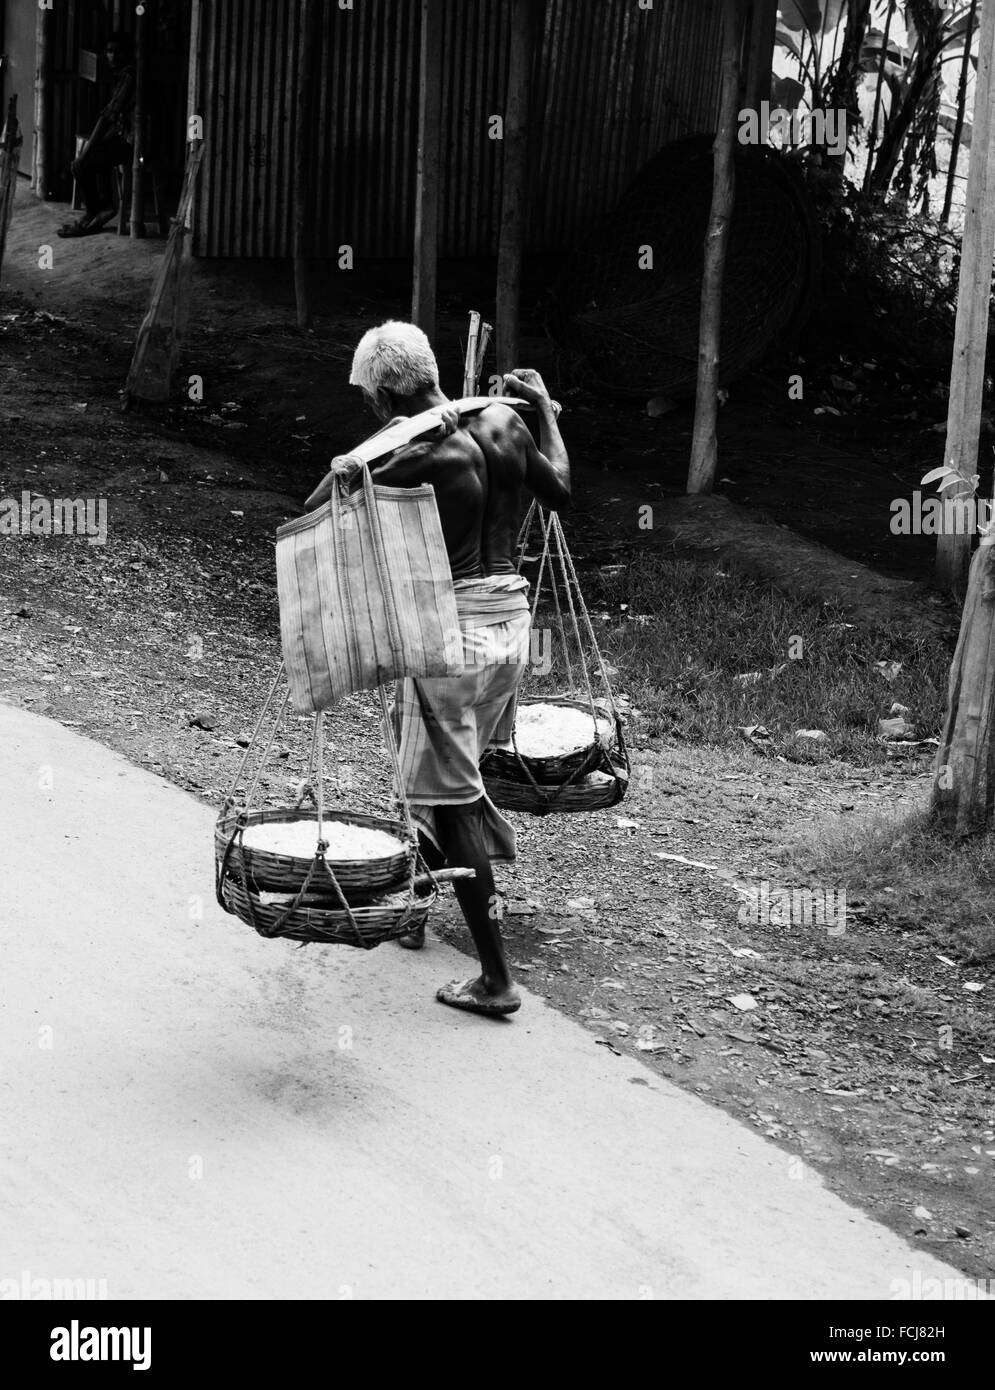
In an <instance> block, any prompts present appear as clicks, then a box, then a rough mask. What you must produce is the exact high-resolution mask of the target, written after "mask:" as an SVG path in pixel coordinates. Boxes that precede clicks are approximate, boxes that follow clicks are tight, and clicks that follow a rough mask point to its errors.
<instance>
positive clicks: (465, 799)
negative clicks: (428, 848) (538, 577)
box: [394, 575, 531, 863]
mask: <svg viewBox="0 0 995 1390" xmlns="http://www.w3.org/2000/svg"><path fill="white" fill-rule="evenodd" d="M454 588H455V591H456V610H457V613H458V615H459V623H460V632H461V634H462V638H463V649H464V660H465V663H466V669H465V671H464V673H463V675H460V676H437V677H435V676H433V677H428V678H411V677H408V678H406V679H404V680H400V681H398V682H397V686H396V692H395V702H394V726H395V731H396V734H397V741H398V749H399V752H400V762H401V776H402V779H403V782H404V790H405V794H406V795H407V798H408V802H409V805H410V809H411V814H412V818H413V819H414V821H415V824H416V826H417V828H418V829H419V830H421V831H422V832H423V834H424V835H425V836H426V837H427V839H428V840H429V841H430V842H431V843H432V844H434V845H435V846H436V848H439V838H438V834H437V831H436V825H435V807H436V806H465V805H468V804H469V803H471V802H474V801H482V803H483V805H482V810H483V829H484V840H485V846H486V849H487V853H488V854H489V855H490V857H491V859H494V860H500V861H501V862H505V863H513V862H514V859H515V854H516V846H515V831H514V829H513V828H512V826H511V825H510V823H509V822H508V821H507V820H506V819H505V818H504V816H502V815H501V813H500V811H499V810H498V809H497V807H496V806H495V805H494V804H493V802H492V801H491V800H490V798H489V797H488V796H487V794H486V792H485V791H484V783H483V779H482V778H481V775H480V767H479V763H480V758H481V755H482V754H483V752H484V749H485V748H487V746H488V745H489V744H491V743H506V742H507V741H508V740H509V739H510V738H511V731H512V727H513V725H514V722H515V705H516V700H517V696H518V687H519V684H520V682H521V679H522V675H523V673H524V671H525V667H526V665H527V663H528V659H529V632H530V628H531V621H530V615H529V605H528V589H529V585H528V581H527V580H525V579H524V578H522V577H521V576H520V575H491V576H489V577H488V578H486V579H463V580H458V581H457V582H456V584H455V585H454Z"/></svg>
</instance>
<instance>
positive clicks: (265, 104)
mask: <svg viewBox="0 0 995 1390" xmlns="http://www.w3.org/2000/svg"><path fill="white" fill-rule="evenodd" d="M443 3H444V5H445V38H444V52H445V64H444V79H443V85H444V90H443V112H444V117H443V132H444V134H443V146H444V150H443V157H444V169H443V178H442V200H443V206H442V216H441V219H440V236H441V252H442V254H443V255H447V256H474V255H490V254H493V253H494V251H495V250H496V242H497V229H498V220H499V211H500V190H501V154H502V145H501V143H500V141H496V140H492V139H490V138H489V136H488V121H489V118H490V117H491V116H492V115H496V114H500V113H501V111H502V108H503V101H504V91H505V84H506V81H507V70H508V24H509V10H510V6H509V0H469V2H468V0H443ZM420 10H421V6H420V3H419V0H362V2H361V3H357V4H356V7H355V9H353V10H343V9H340V8H339V6H338V4H337V3H333V0H326V3H325V5H324V14H323V30H322V41H321V62H320V77H319V84H318V99H317V108H318V109H317V115H316V127H317V128H316V131H315V144H314V158H315V164H316V167H315V180H314V182H315V189H316V192H315V206H314V209H313V216H312V218H311V222H312V225H313V228H314V241H313V244H312V246H311V248H310V249H311V251H312V253H313V254H315V255H319V256H334V255H335V254H336V253H337V249H338V247H339V246H340V245H342V244H345V243H347V244H349V245H351V246H353V247H354V249H355V253H356V256H357V257H363V258H375V257H385V256H406V255H409V254H410V252H411V239H412V232H413V226H414V177H415V156H416V141H417V111H418V92H417V74H418V61H419V46H420ZM202 11H203V18H202V36H203V43H202V49H201V75H200V83H201V86H200V90H201V93H202V102H203V105H204V110H203V111H202V114H203V115H204V117H205V134H206V137H207V140H208V147H207V152H206V153H207V158H206V161H205V166H204V171H203V173H202V176H201V196H200V198H199V200H198V217H197V236H196V243H195V245H196V249H197V251H198V252H199V253H200V254H202V255H209V256H288V255H290V254H291V252H292V247H293V168H294V159H293V146H294V137H295V124H296V79H297V73H298V71H299V68H300V43H301V24H300V20H301V5H300V3H299V0H202ZM720 29H721V16H720V12H719V5H718V3H717V0H656V3H655V5H654V7H653V8H652V9H651V10H643V9H640V8H639V7H638V6H637V5H636V4H635V3H633V0H549V4H548V7H547V13H546V24H545V33H544V40H543V44H542V48H541V51H540V53H539V54H538V56H537V65H536V76H535V82H536V88H535V111H534V116H533V121H534V126H533V129H534V137H533V139H534V143H535V149H536V158H535V160H534V165H533V176H532V177H533V197H532V200H531V215H530V219H529V227H528V245H529V248H530V249H531V250H546V251H553V250H559V249H562V248H564V247H566V246H569V245H570V244H571V243H572V242H573V241H574V240H575V239H576V238H577V236H578V235H579V234H580V233H581V232H582V231H583V230H584V229H585V228H586V226H587V225H588V224H589V223H590V221H591V219H592V218H595V217H597V216H599V215H600V214H602V213H604V212H605V211H607V210H608V209H609V208H610V207H611V206H612V205H613V204H614V203H615V201H616V200H617V198H618V195H619V194H620V192H621V191H622V189H623V188H624V187H625V186H626V184H627V183H628V182H629V181H630V180H631V178H632V176H633V175H634V174H635V172H636V171H637V170H638V169H639V168H640V167H641V165H642V164H644V163H645V162H646V160H647V159H649V158H650V156H651V155H652V154H654V153H655V152H656V151H657V150H658V149H659V148H660V147H661V146H662V145H664V144H666V143H667V142H668V141H670V140H673V139H678V138H680V137H681V136H683V135H686V134H688V133H690V132H695V131H701V130H707V129H709V128H710V125H711V123H712V120H713V113H714V111H715V108H716V102H717V92H718V82H719V44H720Z"/></svg>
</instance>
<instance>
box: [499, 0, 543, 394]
mask: <svg viewBox="0 0 995 1390" xmlns="http://www.w3.org/2000/svg"><path fill="white" fill-rule="evenodd" d="M545 9H546V5H545V0H511V36H510V37H511V53H510V56H509V63H508V92H507V96H506V98H505V105H504V160H503V165H502V178H501V232H500V239H499V242H498V264H497V296H496V298H497V305H496V308H497V316H496V318H495V320H494V322H495V326H496V332H497V369H498V371H499V372H500V373H505V372H510V371H511V370H512V369H513V368H514V367H518V366H521V365H522V364H521V363H520V362H519V360H518V357H519V347H518V341H519V339H518V329H519V323H518V321H519V315H520V311H521V300H522V258H523V254H524V249H525V210H526V205H527V200H528V182H529V115H530V111H531V104H532V102H531V98H532V76H533V72H532V69H533V59H534V56H535V48H536V43H537V40H538V37H539V35H540V33H541V24H542V20H543V17H544V14H545Z"/></svg>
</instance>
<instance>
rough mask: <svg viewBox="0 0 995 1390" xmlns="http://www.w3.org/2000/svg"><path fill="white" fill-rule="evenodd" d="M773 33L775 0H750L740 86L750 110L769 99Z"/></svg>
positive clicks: (772, 59)
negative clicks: (743, 71) (744, 69)
mask: <svg viewBox="0 0 995 1390" xmlns="http://www.w3.org/2000/svg"><path fill="white" fill-rule="evenodd" d="M776 33H777V0H752V7H751V10H750V33H749V39H748V42H747V52H746V64H745V67H746V71H745V74H744V83H743V86H744V92H745V97H746V105H747V106H749V107H750V108H752V109H753V110H759V108H760V103H761V102H762V101H770V85H771V78H772V75H773V65H774V38H775V34H776Z"/></svg>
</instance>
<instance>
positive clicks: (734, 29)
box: [687, 0, 745, 493]
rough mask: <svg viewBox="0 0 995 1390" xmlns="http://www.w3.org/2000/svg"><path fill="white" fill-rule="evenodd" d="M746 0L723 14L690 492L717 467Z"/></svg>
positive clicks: (702, 488) (736, 0) (703, 488)
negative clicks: (724, 303) (724, 298)
mask: <svg viewBox="0 0 995 1390" xmlns="http://www.w3.org/2000/svg"><path fill="white" fill-rule="evenodd" d="M744 18H745V15H744V10H743V5H742V0H725V3H724V5H723V11H722V24H723V35H722V94H721V98H720V105H719V127H718V131H717V132H716V136H715V144H714V147H713V174H712V208H711V212H710V214H709V219H708V233H707V235H706V237H705V268H704V273H703V276H702V283H701V317H700V319H699V328H698V385H697V392H696V397H695V410H694V435H693V437H692V440H691V466H690V469H689V471H688V487H687V490H688V492H689V493H701V492H711V490H712V486H713V484H714V482H715V470H716V466H717V464H718V436H717V431H716V424H717V419H718V408H719V399H718V397H719V363H720V353H721V338H722V281H723V277H724V274H725V262H726V250H727V247H728V244H729V226H730V224H731V222H732V214H733V208H734V206H735V202H736V163H735V159H736V129H737V113H738V111H739V94H740V81H741V74H742V45H743V23H744Z"/></svg>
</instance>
